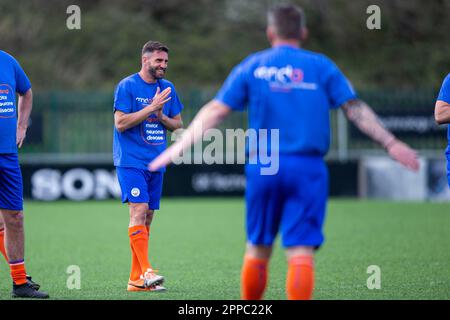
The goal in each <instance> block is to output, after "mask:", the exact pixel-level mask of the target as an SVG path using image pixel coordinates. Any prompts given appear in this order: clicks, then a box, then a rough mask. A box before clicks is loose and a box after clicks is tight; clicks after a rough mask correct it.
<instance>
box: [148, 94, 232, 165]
mask: <svg viewBox="0 0 450 320" xmlns="http://www.w3.org/2000/svg"><path fill="white" fill-rule="evenodd" d="M230 113H231V109H230V108H229V107H228V106H227V105H225V104H223V103H222V102H220V101H218V100H212V101H210V102H209V103H207V104H206V105H205V106H203V108H201V109H200V111H199V112H198V113H197V115H196V116H195V118H194V120H192V123H191V124H190V125H189V127H188V128H187V129H186V131H185V132H183V135H182V136H181V139H179V140H178V141H177V142H175V143H174V144H172V145H171V146H170V147H169V148H167V149H166V150H165V151H164V152H163V153H161V154H160V155H159V156H158V157H157V158H156V159H155V160H153V161H152V162H151V163H150V165H149V169H150V171H156V170H158V169H159V168H161V167H164V166H166V165H168V164H169V163H171V162H172V161H173V159H175V158H176V157H177V156H179V155H180V154H181V152H182V151H184V150H186V149H188V148H189V147H190V146H191V145H193V144H194V143H195V142H197V141H198V140H199V139H201V137H202V136H203V133H204V132H205V131H206V130H208V129H211V128H214V127H216V126H217V125H218V124H220V123H221V122H222V121H223V120H224V119H225V118H226V117H227V116H228V115H229V114H230Z"/></svg>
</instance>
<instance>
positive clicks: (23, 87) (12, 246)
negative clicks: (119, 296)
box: [0, 50, 48, 298]
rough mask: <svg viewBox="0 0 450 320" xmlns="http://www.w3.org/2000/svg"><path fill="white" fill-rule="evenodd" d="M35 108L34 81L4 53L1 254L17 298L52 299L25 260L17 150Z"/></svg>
mask: <svg viewBox="0 0 450 320" xmlns="http://www.w3.org/2000/svg"><path fill="white" fill-rule="evenodd" d="M16 94H18V95H19V99H18V102H17V103H16ZM32 105H33V93H32V90H31V83H30V80H29V79H28V77H27V75H26V74H25V72H24V71H23V69H22V67H21V66H20V64H19V62H18V61H17V60H16V59H14V57H12V56H11V55H9V54H7V53H6V52H4V51H1V50H0V252H1V253H2V254H3V256H4V257H5V259H6V261H8V263H9V266H10V269H11V277H12V279H13V290H12V296H13V297H14V298H48V294H47V293H46V292H41V291H38V290H39V285H38V284H36V283H34V282H33V281H32V280H31V277H30V276H27V274H26V271H25V260H24V259H25V258H24V256H25V253H24V251H25V249H24V228H23V184H22V173H21V171H20V165H19V158H18V155H17V147H19V148H20V147H21V146H22V144H23V142H24V140H25V136H26V132H27V128H28V120H29V118H30V114H31V109H32Z"/></svg>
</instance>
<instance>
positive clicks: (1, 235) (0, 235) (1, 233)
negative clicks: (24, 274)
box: [0, 229, 8, 262]
mask: <svg viewBox="0 0 450 320" xmlns="http://www.w3.org/2000/svg"><path fill="white" fill-rule="evenodd" d="M0 252H1V253H2V255H3V256H4V257H5V260H6V262H8V257H7V256H6V249H5V229H0Z"/></svg>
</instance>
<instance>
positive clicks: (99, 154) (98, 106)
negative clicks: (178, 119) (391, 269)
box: [22, 88, 447, 162]
mask: <svg viewBox="0 0 450 320" xmlns="http://www.w3.org/2000/svg"><path fill="white" fill-rule="evenodd" d="M214 92H215V88H211V89H184V90H180V91H179V95H180V97H181V100H182V101H183V104H184V105H185V109H184V110H183V120H184V122H185V124H188V123H189V122H190V121H191V120H192V119H193V117H194V115H195V114H196V112H197V111H198V109H199V108H200V107H201V106H202V105H203V104H204V103H205V102H206V101H208V100H209V99H211V97H213V95H214ZM359 95H360V97H361V98H362V99H364V100H365V101H366V102H367V103H368V104H369V105H371V106H372V107H373V109H374V110H375V111H376V112H377V113H378V114H379V115H380V118H381V120H382V121H383V123H384V124H385V126H386V127H388V128H389V129H390V130H392V131H393V132H394V133H395V134H396V135H397V136H399V137H400V138H401V139H403V140H405V141H406V142H407V143H409V144H411V145H412V146H413V147H414V148H417V149H419V150H420V151H421V153H422V154H424V155H428V156H430V155H432V156H436V155H438V154H441V153H442V150H443V149H444V148H445V145H446V143H447V142H446V141H447V140H446V133H445V132H446V131H445V130H446V127H445V126H437V125H436V124H435V123H434V119H433V110H434V102H435V99H436V95H437V92H436V91H433V90H423V91H394V90H383V91H380V90H378V91H368V90H365V91H363V90H360V91H359ZM112 105H113V94H112V92H62V91H58V92H46V93H36V94H35V98H34V109H33V113H32V123H31V126H30V129H29V133H28V137H27V143H26V145H25V146H24V147H23V150H22V153H23V156H22V160H23V161H25V162H27V161H29V162H33V161H34V162H36V161H46V159H51V160H52V161H55V160H59V161H71V162H73V161H76V160H77V159H79V160H80V161H110V160H111V151H112V136H113V113H112ZM330 117H331V124H332V135H333V137H332V145H331V149H330V153H329V155H328V157H329V158H333V159H340V160H346V159H350V158H355V157H360V156H362V155H367V154H373V153H380V152H381V149H380V148H379V146H377V145H376V144H375V143H373V142H371V140H369V139H367V138H366V137H364V136H363V135H362V134H361V133H359V131H358V130H357V129H356V128H354V127H353V126H352V125H351V124H349V123H348V122H347V120H346V119H345V116H344V115H343V113H342V112H341V111H332V112H331V113H330ZM246 126H247V120H246V113H233V114H232V116H231V117H230V118H229V119H227V120H226V122H225V123H224V124H223V125H222V126H221V128H222V129H223V128H244V129H245V128H246Z"/></svg>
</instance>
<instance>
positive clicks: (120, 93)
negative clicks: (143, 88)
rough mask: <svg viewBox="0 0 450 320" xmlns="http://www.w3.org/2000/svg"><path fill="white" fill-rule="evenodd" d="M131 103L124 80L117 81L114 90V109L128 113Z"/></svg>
mask: <svg viewBox="0 0 450 320" xmlns="http://www.w3.org/2000/svg"><path fill="white" fill-rule="evenodd" d="M132 104H133V99H132V97H131V94H130V92H129V91H128V89H127V87H126V84H125V83H124V82H121V83H119V84H118V85H117V87H116V90H115V92H114V111H116V110H119V111H122V112H124V113H130V112H131V107H132Z"/></svg>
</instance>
